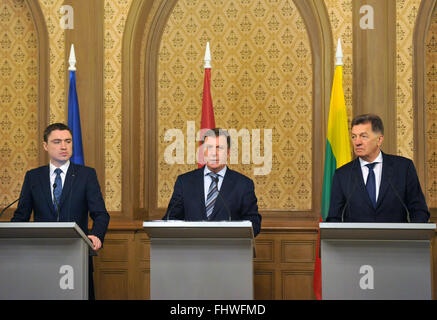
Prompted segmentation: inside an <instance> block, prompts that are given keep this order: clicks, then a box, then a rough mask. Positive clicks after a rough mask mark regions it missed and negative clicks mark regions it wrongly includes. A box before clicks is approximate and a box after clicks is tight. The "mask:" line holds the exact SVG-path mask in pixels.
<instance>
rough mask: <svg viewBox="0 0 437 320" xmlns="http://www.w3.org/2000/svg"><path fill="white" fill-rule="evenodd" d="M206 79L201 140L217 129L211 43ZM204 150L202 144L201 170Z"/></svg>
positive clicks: (206, 56) (199, 163) (206, 63)
mask: <svg viewBox="0 0 437 320" xmlns="http://www.w3.org/2000/svg"><path fill="white" fill-rule="evenodd" d="M204 62H205V63H204V69H205V78H204V82H203V99H202V119H201V122H200V138H202V136H203V134H204V133H205V131H206V130H208V129H213V128H215V119H214V108H213V104H212V97H211V50H210V48H209V41H208V42H207V43H206V49H205V57H204ZM204 162H205V161H204V158H203V148H202V144H201V143H200V146H199V158H198V163H197V167H198V168H201V167H202V166H203V165H204V164H205V163H204Z"/></svg>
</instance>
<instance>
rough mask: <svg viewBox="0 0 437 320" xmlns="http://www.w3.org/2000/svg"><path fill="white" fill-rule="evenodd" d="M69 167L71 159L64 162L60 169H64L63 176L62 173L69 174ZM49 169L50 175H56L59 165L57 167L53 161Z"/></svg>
mask: <svg viewBox="0 0 437 320" xmlns="http://www.w3.org/2000/svg"><path fill="white" fill-rule="evenodd" d="M69 167H70V160H68V161H67V162H66V163H64V164H63V165H62V166H60V167H59V169H61V170H62V173H61V177H62V175H64V176H65V174H67V170H68V168H69ZM49 169H50V177H51V176H53V175H55V176H56V173H55V170H56V169H57V167H55V166H54V165H53V164H52V163H51V162H50V163H49Z"/></svg>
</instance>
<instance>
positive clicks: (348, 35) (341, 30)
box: [325, 0, 353, 128]
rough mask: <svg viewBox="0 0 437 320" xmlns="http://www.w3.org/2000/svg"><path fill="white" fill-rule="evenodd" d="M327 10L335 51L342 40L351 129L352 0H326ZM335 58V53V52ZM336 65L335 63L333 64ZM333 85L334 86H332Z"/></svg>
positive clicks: (344, 88) (347, 105) (344, 77)
mask: <svg viewBox="0 0 437 320" xmlns="http://www.w3.org/2000/svg"><path fill="white" fill-rule="evenodd" d="M325 5H326V9H327V11H328V15H329V22H330V23H331V29H332V36H333V43H334V50H336V49H337V40H338V39H339V38H340V39H341V47H342V50H343V57H344V58H343V63H344V66H343V91H344V99H345V102H346V111H347V116H348V122H349V126H348V127H349V128H350V122H351V121H352V88H353V82H352V70H353V63H352V62H353V42H352V40H353V39H352V32H353V31H352V30H353V25H352V0H342V1H338V0H325ZM333 55H334V56H335V52H333ZM332 63H333V64H334V61H333V62H332ZM331 85H332V84H331Z"/></svg>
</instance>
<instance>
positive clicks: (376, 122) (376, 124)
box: [351, 113, 384, 135]
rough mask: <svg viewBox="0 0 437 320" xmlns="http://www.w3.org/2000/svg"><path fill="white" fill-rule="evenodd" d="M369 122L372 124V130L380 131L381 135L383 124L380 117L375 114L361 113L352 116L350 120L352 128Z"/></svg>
mask: <svg viewBox="0 0 437 320" xmlns="http://www.w3.org/2000/svg"><path fill="white" fill-rule="evenodd" d="M369 122H370V123H371V124H372V131H373V132H375V133H381V134H382V135H384V125H383V124H382V120H381V118H380V117H379V116H377V115H376V114H372V113H367V114H361V115H359V116H356V117H355V118H353V120H352V122H351V128H353V127H354V126H356V125H359V124H366V123H369Z"/></svg>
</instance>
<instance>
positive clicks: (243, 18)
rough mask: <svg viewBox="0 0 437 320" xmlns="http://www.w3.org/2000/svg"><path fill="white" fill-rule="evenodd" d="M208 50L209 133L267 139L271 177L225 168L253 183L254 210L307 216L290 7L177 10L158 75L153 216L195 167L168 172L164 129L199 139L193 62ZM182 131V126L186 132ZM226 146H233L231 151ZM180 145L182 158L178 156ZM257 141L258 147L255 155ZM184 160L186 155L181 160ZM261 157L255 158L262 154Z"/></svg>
mask: <svg viewBox="0 0 437 320" xmlns="http://www.w3.org/2000/svg"><path fill="white" fill-rule="evenodd" d="M208 40H209V41H210V46H211V54H212V84H211V86H212V87H211V94H212V98H213V103H214V111H215V120H216V126H219V127H223V128H226V129H232V128H234V129H236V130H237V131H240V130H241V129H247V130H248V131H249V133H252V135H251V142H253V141H254V140H255V139H254V135H253V132H254V131H252V130H253V129H260V133H261V136H263V134H264V133H265V132H266V131H265V130H266V129H272V138H271V140H272V168H271V171H270V172H269V173H268V174H266V175H255V174H254V168H255V167H259V165H255V164H253V158H252V157H250V160H251V161H250V164H243V159H242V143H241V140H240V143H239V152H240V156H239V160H238V164H232V163H231V164H230V167H231V168H233V169H235V170H238V171H240V172H242V173H243V174H245V175H247V176H249V177H251V178H253V179H254V182H255V189H256V194H257V197H258V201H259V206H260V208H263V209H266V208H268V209H280V210H281V209H283V210H292V211H293V210H296V211H297V210H309V209H311V199H312V180H311V179H312V172H311V170H312V168H311V159H312V150H311V145H312V65H311V49H310V44H309V40H308V35H307V31H306V29H305V25H304V22H303V20H302V19H301V17H300V14H299V12H298V10H297V8H296V7H295V5H294V3H293V1H291V0H281V1H279V0H270V1H248V0H241V1H236V0H229V1H224V0H181V1H178V3H177V4H176V6H175V8H174V9H173V12H172V14H171V16H170V19H169V21H168V23H167V26H166V28H165V31H164V34H163V37H162V42H161V47H160V52H159V65H158V137H159V142H158V143H159V144H158V203H157V205H158V207H163V208H165V207H166V206H167V204H168V201H169V198H170V196H171V193H172V190H173V185H174V181H175V180H176V177H177V175H178V174H180V173H183V172H186V171H188V170H192V169H194V168H196V167H197V165H196V164H189V163H187V157H186V156H187V152H185V158H184V164H168V162H166V160H165V159H164V153H165V150H166V148H167V147H168V146H169V145H170V144H171V143H173V141H171V142H166V141H165V140H164V137H165V133H166V132H167V130H169V129H179V130H181V133H182V134H183V135H184V137H185V139H186V138H187V137H188V135H187V126H189V124H188V123H187V121H193V123H194V124H195V128H196V129H195V132H197V130H199V126H200V116H201V105H202V102H201V97H202V88H203V77H204V69H203V57H204V52H205V45H206V42H207V41H208ZM190 126H191V125H190ZM234 142H235V143H234V146H235V145H236V143H237V141H234ZM186 143H187V141H184V144H185V145H181V147H182V148H184V147H185V146H186ZM263 145H264V144H263V141H261V146H263ZM186 151H187V150H186ZM263 151H264V150H263V149H262V148H261V155H262V154H263Z"/></svg>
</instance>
